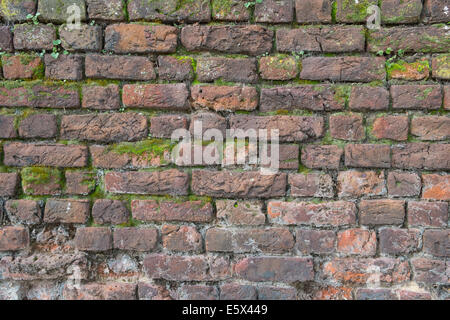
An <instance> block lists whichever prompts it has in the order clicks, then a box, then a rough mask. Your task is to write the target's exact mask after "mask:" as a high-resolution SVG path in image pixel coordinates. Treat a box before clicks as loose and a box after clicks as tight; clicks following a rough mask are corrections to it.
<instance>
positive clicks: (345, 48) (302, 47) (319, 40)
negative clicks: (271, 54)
mask: <svg viewBox="0 0 450 320" xmlns="http://www.w3.org/2000/svg"><path fill="white" fill-rule="evenodd" d="M276 42H277V50H278V51H280V52H300V51H308V52H362V51H364V46H365V39H364V34H363V28H362V27H360V26H329V27H328V26H322V27H320V28H319V27H317V28H315V27H312V28H311V27H300V28H297V29H278V30H277V34H276ZM341 63H343V62H341Z"/></svg>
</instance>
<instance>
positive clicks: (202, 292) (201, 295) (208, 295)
mask: <svg viewBox="0 0 450 320" xmlns="http://www.w3.org/2000/svg"><path fill="white" fill-rule="evenodd" d="M177 299H178V300H219V290H218V289H217V288H216V287H215V286H203V285H184V286H182V287H180V288H179V289H178V292H177Z"/></svg>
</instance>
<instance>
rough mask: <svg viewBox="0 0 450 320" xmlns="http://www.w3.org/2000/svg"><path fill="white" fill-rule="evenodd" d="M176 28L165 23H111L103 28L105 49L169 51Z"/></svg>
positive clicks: (174, 45) (172, 48) (174, 48)
mask: <svg viewBox="0 0 450 320" xmlns="http://www.w3.org/2000/svg"><path fill="white" fill-rule="evenodd" d="M177 39H178V29H177V28H175V27H172V26H165V25H155V26H148V25H139V24H125V23H120V24H113V25H109V26H107V27H106V28H105V50H108V51H113V52H115V53H171V52H175V51H176V48H177Z"/></svg>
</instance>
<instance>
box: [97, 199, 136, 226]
mask: <svg viewBox="0 0 450 320" xmlns="http://www.w3.org/2000/svg"><path fill="white" fill-rule="evenodd" d="M129 216H130V213H129V211H128V209H127V207H126V206H125V203H123V202H122V201H120V200H110V199H99V200H96V201H95V203H94V205H93V206H92V218H93V220H94V223H95V224H123V223H126V222H128V218H129Z"/></svg>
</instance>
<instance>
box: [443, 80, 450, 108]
mask: <svg viewBox="0 0 450 320" xmlns="http://www.w3.org/2000/svg"><path fill="white" fill-rule="evenodd" d="M443 89H444V103H443V105H444V110H450V85H445V86H443Z"/></svg>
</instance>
